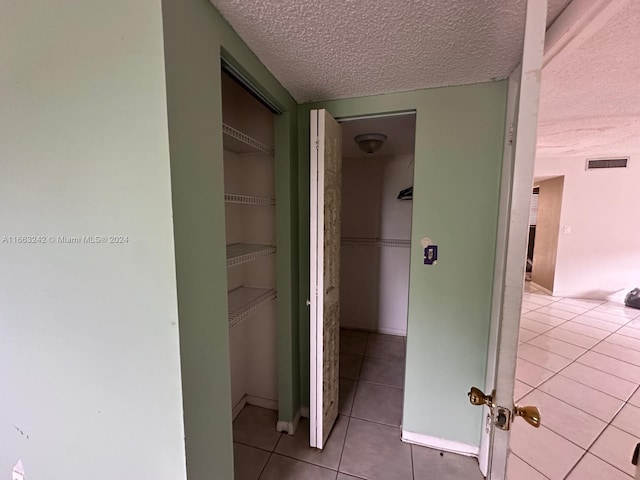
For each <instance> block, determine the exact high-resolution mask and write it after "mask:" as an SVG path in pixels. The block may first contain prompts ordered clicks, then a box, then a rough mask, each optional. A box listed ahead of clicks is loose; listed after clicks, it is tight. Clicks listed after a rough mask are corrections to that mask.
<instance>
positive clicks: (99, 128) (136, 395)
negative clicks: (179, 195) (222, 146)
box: [0, 0, 186, 480]
mask: <svg viewBox="0 0 640 480" xmlns="http://www.w3.org/2000/svg"><path fill="white" fill-rule="evenodd" d="M160 7H161V6H160V2H159V1H155V0H154V1H151V0H140V1H136V2H128V1H123V0H114V1H111V2H103V1H96V0H85V1H83V2H68V1H63V0H48V1H46V2H45V1H36V2H18V1H16V2H14V1H7V2H2V4H1V7H0V43H1V44H2V46H3V48H2V49H0V55H1V57H0V65H2V67H1V69H2V72H1V75H0V76H1V78H2V108H1V109H0V158H1V160H0V205H2V209H0V239H2V238H9V239H10V238H11V236H23V235H32V236H42V237H40V238H43V239H44V240H46V244H42V243H37V244H27V245H25V244H15V243H11V241H10V240H5V241H4V242H0V265H1V267H0V378H1V379H2V394H0V478H10V472H11V468H12V466H13V465H14V464H15V463H16V461H17V460H18V459H22V462H23V464H24V468H25V472H26V478H27V479H38V478H40V479H44V478H51V479H63V478H64V479H65V480H74V479H78V480H80V479H82V480H84V479H87V478H91V479H92V480H113V479H115V478H132V479H133V478H135V479H151V478H153V479H167V480H169V479H171V480H175V479H184V478H185V476H186V474H185V452H184V432H183V420H182V399H181V382H180V358H179V350H178V318H177V306H176V286H175V271H174V253H173V236H172V215H171V197H170V181H169V150H168V136H167V106H166V94H165V82H164V64H163V38H162V21H161V10H160ZM59 235H60V236H83V235H100V236H102V235H123V236H126V237H127V238H128V241H127V242H126V243H122V244H106V245H105V244H99V245H97V244H59V243H56V242H55V241H53V240H52V239H51V237H56V236H59Z"/></svg>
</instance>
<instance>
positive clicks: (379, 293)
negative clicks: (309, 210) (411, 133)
mask: <svg viewBox="0 0 640 480" xmlns="http://www.w3.org/2000/svg"><path fill="white" fill-rule="evenodd" d="M342 182H343V189H342V195H343V199H342V201H343V209H342V214H343V218H342V237H343V239H344V238H360V239H364V240H365V241H364V242H360V243H358V241H355V242H343V244H342V254H341V285H340V288H341V292H340V293H341V299H340V302H341V325H342V326H343V327H347V328H359V329H364V330H371V331H379V332H383V333H390V334H395V335H406V331H407V330H406V329H407V304H408V292H409V255H410V251H409V248H408V246H407V247H398V246H385V245H380V244H379V243H377V244H376V243H372V244H370V245H367V244H366V240H377V239H382V240H384V239H399V240H409V238H410V236H411V207H412V202H411V201H400V200H398V199H397V196H398V193H399V192H400V190H403V189H405V188H407V187H410V186H411V185H412V183H413V157H412V156H408V155H403V156H398V157H357V158H345V159H343V171H342Z"/></svg>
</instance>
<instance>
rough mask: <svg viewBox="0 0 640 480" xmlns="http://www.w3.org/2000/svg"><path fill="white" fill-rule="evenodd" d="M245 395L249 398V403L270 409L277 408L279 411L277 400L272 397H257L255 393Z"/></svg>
mask: <svg viewBox="0 0 640 480" xmlns="http://www.w3.org/2000/svg"><path fill="white" fill-rule="evenodd" d="M245 397H246V398H247V404H248V405H253V406H256V407H261V408H267V409H269V410H275V411H276V412H277V411H278V401H277V400H271V399H270V398H262V397H256V396H254V395H245Z"/></svg>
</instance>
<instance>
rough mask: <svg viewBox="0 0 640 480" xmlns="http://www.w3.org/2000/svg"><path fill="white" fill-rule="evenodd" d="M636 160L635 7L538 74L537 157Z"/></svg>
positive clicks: (639, 9)
mask: <svg viewBox="0 0 640 480" xmlns="http://www.w3.org/2000/svg"><path fill="white" fill-rule="evenodd" d="M633 154H636V155H640V2H639V1H637V0H631V1H629V2H628V3H627V4H626V6H624V7H623V8H622V9H621V10H620V11H619V12H618V13H617V14H616V15H615V16H614V17H613V18H612V19H611V20H609V22H608V23H606V24H605V25H604V26H603V27H602V28H600V30H598V31H597V32H595V33H594V34H593V35H592V36H591V37H590V38H588V39H587V40H586V41H585V42H584V43H582V44H581V45H580V46H579V47H578V48H577V49H574V50H569V49H567V53H566V54H565V55H562V53H561V54H560V55H558V57H556V58H554V59H553V60H552V61H551V62H550V63H549V64H548V65H547V66H546V67H545V69H544V71H543V73H542V92H541V99H540V123H539V130H538V157H539V158H560V157H580V158H582V159H584V158H586V157H589V158H592V157H611V156H630V155H633Z"/></svg>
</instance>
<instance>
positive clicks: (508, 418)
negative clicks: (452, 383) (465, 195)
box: [467, 387, 540, 430]
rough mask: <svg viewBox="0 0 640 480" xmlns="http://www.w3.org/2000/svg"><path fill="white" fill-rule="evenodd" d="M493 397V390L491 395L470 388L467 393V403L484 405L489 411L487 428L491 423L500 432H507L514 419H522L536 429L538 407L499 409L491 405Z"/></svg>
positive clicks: (538, 416)
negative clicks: (489, 416) (489, 417)
mask: <svg viewBox="0 0 640 480" xmlns="http://www.w3.org/2000/svg"><path fill="white" fill-rule="evenodd" d="M495 395H496V392H495V390H494V391H493V392H491V395H486V394H485V393H483V392H482V390H480V389H479V388H476V387H471V390H469V393H467V396H468V397H469V402H471V404H472V405H478V406H482V405H486V406H487V407H489V409H490V410H491V420H490V421H489V420H488V421H487V426H488V425H489V423H490V422H491V423H493V424H494V425H495V426H496V428H499V429H500V430H509V428H510V427H511V423H512V422H513V419H514V418H515V417H522V418H523V419H524V421H525V422H527V423H528V424H529V425H531V426H533V427H536V428H538V427H539V426H540V410H538V407H534V406H526V407H520V406H518V405H514V406H513V409H511V408H507V407H501V406H499V405H496V404H494V403H493V399H494V398H495Z"/></svg>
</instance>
